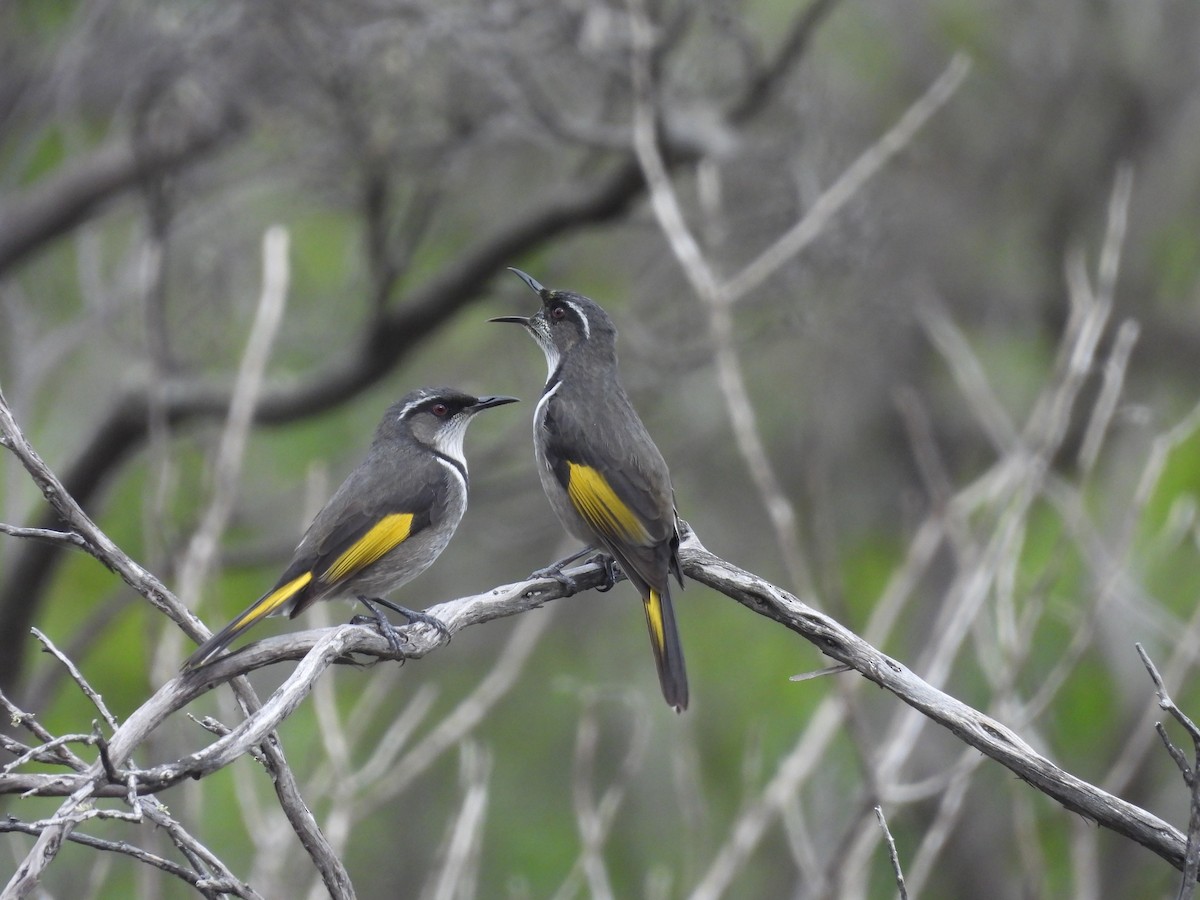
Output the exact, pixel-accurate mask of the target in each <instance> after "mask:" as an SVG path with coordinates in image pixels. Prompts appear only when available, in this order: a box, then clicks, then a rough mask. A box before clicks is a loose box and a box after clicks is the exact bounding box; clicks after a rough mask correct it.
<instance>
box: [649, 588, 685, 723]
mask: <svg viewBox="0 0 1200 900" xmlns="http://www.w3.org/2000/svg"><path fill="white" fill-rule="evenodd" d="M642 603H643V604H644V606H645V608H646V626H647V627H648V628H649V629H650V645H651V646H652V647H653V648H654V663H655V665H656V666H657V667H658V682H659V684H660V685H661V686H662V692H663V697H665V698H666V700H667V703H669V704H670V705H671V706H673V707H674V708H675V711H676V712H683V711H684V710H685V709H687V705H688V683H687V670H686V669H685V668H684V665H683V645H682V644H681V643H680V642H679V629H678V628H677V627H676V626H675V610H674V608H673V607H672V606H671V591H670V590H669V589H668V588H667V587H666V586H665V585H664V586H663V590H661V591H659V590H656V589H654V588H650V590H649V593H648V594H647V595H646V596H645V597H643V598H642Z"/></svg>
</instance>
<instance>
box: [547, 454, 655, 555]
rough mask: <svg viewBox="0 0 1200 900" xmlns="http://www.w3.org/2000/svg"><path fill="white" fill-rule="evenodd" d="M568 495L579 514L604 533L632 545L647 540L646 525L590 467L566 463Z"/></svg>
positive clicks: (602, 477) (648, 536) (601, 476)
mask: <svg viewBox="0 0 1200 900" xmlns="http://www.w3.org/2000/svg"><path fill="white" fill-rule="evenodd" d="M567 469H568V473H569V474H568V477H567V495H568V496H569V497H570V498H571V502H572V503H573V504H575V508H576V509H577V510H579V514H580V515H581V516H583V517H584V518H585V519H587V521H588V522H589V523H590V524H591V525H592V526H593V527H594V528H596V529H597V530H599V531H600V532H601V533H603V534H608V535H612V536H613V537H616V538H621V539H622V540H626V541H631V542H633V543H645V542H647V541H648V540H649V539H650V535H649V534H648V533H647V532H646V528H645V526H643V525H642V523H641V521H639V519H638V517H637V515H636V514H635V513H634V511H633V510H632V509H630V508H629V507H628V506H626V505H625V504H624V503H623V502H622V501H621V498H620V497H618V496H617V494H616V491H614V490H613V489H612V485H610V484H609V483H608V481H607V479H605V477H604V476H603V475H601V474H600V473H599V472H597V471H596V470H595V469H593V468H592V467H591V466H585V465H582V464H580V463H573V462H569V463H567Z"/></svg>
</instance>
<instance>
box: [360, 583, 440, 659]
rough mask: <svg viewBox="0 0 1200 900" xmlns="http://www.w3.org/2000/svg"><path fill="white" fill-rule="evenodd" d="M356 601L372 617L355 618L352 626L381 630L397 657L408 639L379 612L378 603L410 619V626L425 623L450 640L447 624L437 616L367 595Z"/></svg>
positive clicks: (362, 595)
mask: <svg viewBox="0 0 1200 900" xmlns="http://www.w3.org/2000/svg"><path fill="white" fill-rule="evenodd" d="M355 599H356V600H358V602H359V603H361V604H362V605H363V606H365V607H366V608H367V609H369V610H370V611H371V615H369V616H355V617H354V618H353V619H351V620H350V622H351V624H353V625H360V624H364V623H366V622H370V623H372V624H374V625H375V627H376V628H377V629H378V630H379V633H380V634H381V635H383V637H384V638H386V639H387V642H388V647H390V648H391V650H392V652H393V653H395V654H396V655H399V654H400V649H401V647H400V645H401V642H402V641H405V640H406V638H405V637H404V635H402V634H401V633H400V632H399V630H398V629H397V628H396V626H395V625H393V624H392V623H391V622H390V621H388V618H387V616H385V615H384V614H383V613H381V612H380V611H379V607H378V606H376V605H375V604H376V603H378V604H380V605H382V606H386V607H387V608H388V609H390V610H392V611H393V612H398V613H400V615H402V616H404V617H405V618H406V619H408V621H409V624H412V623H413V622H423V623H424V624H426V625H429V626H431V627H433V628H435V629H437V630H438V631H440V632H441V633H442V634H444V635H446V639H447V640H449V639H450V629H449V628H447V627H446V623H445V622H443V621H442V620H441V619H439V618H437V617H435V616H431V615H429V614H428V613H423V612H417V611H416V610H415V609H408V608H407V607H404V606H400V605H399V604H396V603H392V602H391V601H390V600H384V599H383V598H382V597H368V596H366V595H365V594H359V595H358V597H356V598H355Z"/></svg>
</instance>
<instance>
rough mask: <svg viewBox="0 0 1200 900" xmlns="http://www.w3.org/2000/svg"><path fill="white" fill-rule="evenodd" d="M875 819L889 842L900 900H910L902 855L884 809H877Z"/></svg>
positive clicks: (879, 807) (884, 837) (878, 807)
mask: <svg viewBox="0 0 1200 900" xmlns="http://www.w3.org/2000/svg"><path fill="white" fill-rule="evenodd" d="M875 818H876V819H878V820H879V827H880V828H881V829H882V830H883V839H884V840H885V841H886V842H887V848H888V859H889V860H890V861H891V863H892V872H893V873H894V874H895V876H896V889H897V890H898V891H899V893H900V900H908V888H906V887H905V886H904V869H903V868H902V867H901V866H900V854H898V853H897V852H896V842H895V841H894V840H893V839H892V832H891V829H889V828H888V823H887V819H885V818H884V816H883V807H882V806H876V807H875Z"/></svg>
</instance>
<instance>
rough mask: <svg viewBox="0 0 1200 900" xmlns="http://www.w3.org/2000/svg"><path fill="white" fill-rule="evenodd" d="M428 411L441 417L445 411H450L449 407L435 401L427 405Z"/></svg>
mask: <svg viewBox="0 0 1200 900" xmlns="http://www.w3.org/2000/svg"><path fill="white" fill-rule="evenodd" d="M429 411H430V412H431V413H433V414H434V415H435V416H437V417H438V418H439V419H441V418H443V417H444V416H445V415H446V413H448V412H450V407H449V406H447V405H446V404H445V403H435V404H433V406H431V407H429Z"/></svg>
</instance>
